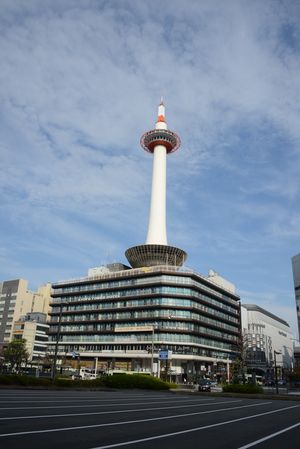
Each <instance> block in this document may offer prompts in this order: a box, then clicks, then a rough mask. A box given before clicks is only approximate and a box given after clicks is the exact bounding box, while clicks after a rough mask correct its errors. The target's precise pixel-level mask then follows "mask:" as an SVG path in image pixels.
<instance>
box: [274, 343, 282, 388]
mask: <svg viewBox="0 0 300 449" xmlns="http://www.w3.org/2000/svg"><path fill="white" fill-rule="evenodd" d="M276 354H281V352H278V351H275V350H274V369H275V386H276V394H279V390H278V373H277V364H276Z"/></svg>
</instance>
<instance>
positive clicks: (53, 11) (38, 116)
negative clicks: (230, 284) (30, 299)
mask: <svg viewBox="0 0 300 449" xmlns="http://www.w3.org/2000/svg"><path fill="white" fill-rule="evenodd" d="M157 11H159V14H158V13H157ZM0 12H1V14H0V31H1V32H0V57H1V72H0V100H1V110H0V135H1V139H0V153H1V162H2V169H1V173H0V189H1V191H0V195H1V216H2V217H5V220H2V221H1V223H0V231H1V242H2V243H1V245H2V247H3V249H4V254H5V256H3V257H4V259H5V258H7V259H9V260H10V262H9V263H8V264H7V266H6V268H5V269H3V271H2V273H3V274H2V277H5V278H7V277H10V276H11V277H14V273H15V272H16V266H19V267H21V268H20V270H17V271H18V272H21V271H22V266H23V267H24V271H25V272H26V269H25V266H28V264H29V265H30V266H31V267H32V269H31V272H30V273H28V274H30V276H34V279H35V282H36V283H37V282H40V281H43V278H45V279H49V276H48V273H51V277H54V278H55V277H57V278H61V277H64V278H65V277H67V276H69V275H70V271H72V269H71V270H70V268H69V267H72V268H73V269H74V274H77V273H78V272H79V271H80V270H81V269H82V267H83V266H85V265H89V264H90V263H91V264H93V265H94V264H95V263H94V261H96V259H97V260H99V263H100V262H101V261H102V260H103V259H106V258H109V257H111V258H116V257H118V254H121V255H120V257H121V258H122V257H123V256H122V254H123V251H124V250H125V249H126V248H127V247H128V246H131V245H132V244H138V243H143V241H144V238H145V234H146V226H147V219H148V217H147V214H148V205H149V194H150V188H149V187H150V182H151V165H152V159H151V156H150V155H148V154H146V153H143V152H142V151H141V150H140V149H139V137H140V135H141V134H142V133H143V132H144V131H145V130H147V129H149V128H151V127H152V126H153V125H154V120H155V107H156V104H157V102H158V100H159V97H160V95H164V97H165V101H166V103H167V118H168V123H169V126H170V128H171V129H174V130H175V131H178V133H179V134H180V136H181V139H182V149H181V150H180V151H179V152H178V153H175V154H174V155H170V157H169V158H168V228H169V241H170V242H172V243H173V244H178V246H181V245H182V246H183V247H185V249H187V251H188V252H189V253H190V263H191V264H192V265H194V267H195V268H198V267H199V268H200V270H201V271H206V269H205V270H202V267H203V266H204V265H205V266H206V267H207V268H209V266H207V265H211V264H214V265H215V264H216V265H217V266H214V268H216V269H218V271H221V272H222V271H224V272H225V273H226V274H228V275H229V276H232V277H233V278H234V280H235V282H236V283H237V282H238V283H239V284H240V286H241V288H243V286H244V290H246V289H247V288H246V285H247V284H248V278H247V276H249V274H248V275H247V273H250V272H251V269H252V267H253V265H254V264H257V262H258V260H261V263H262V264H264V265H266V264H267V263H269V265H270V269H276V270H281V271H284V272H285V270H287V269H289V268H286V265H285V264H286V263H287V262H286V260H287V259H288V257H287V255H288V254H290V255H292V254H294V253H296V252H297V251H298V250H299V246H298V247H297V244H298V245H299V232H298V224H299V204H300V192H299V182H298V178H299V176H298V166H299V162H300V161H299V160H300V152H299V148H300V145H299V143H300V128H299V118H300V117H299V115H300V114H299V112H300V110H299V104H300V78H299V69H300V47H299V44H298V42H299V32H300V26H299V23H300V22H299V18H300V8H299V4H298V2H293V1H289V0H286V1H265V2H260V1H253V2H246V1H237V0H231V1H228V2H226V5H224V2H221V1H203V2H198V1H194V0H189V2H188V7H187V6H186V4H185V3H184V2H182V1H180V0H174V1H172V2H167V1H164V2H163V7H162V5H161V2H160V1H158V0H154V1H152V2H147V1H143V0H142V1H139V2H132V1H129V0H128V1H116V2H106V1H89V2H86V1H81V0H77V1H74V0H64V1H59V2H58V1H50V0H49V1H43V2H39V1H38V0H30V1H27V2H23V1H18V0H15V1H13V2H11V1H8V0H7V1H5V0H3V1H2V2H1V5H0ZM14 242H18V245H16V244H14ZM25 243H26V244H25ZM9 245H13V247H14V249H15V253H14V256H12V255H11V254H10V252H9V249H8V248H9ZM30 248H35V249H36V250H35V254H33V252H31V251H30ZM53 251H54V252H55V256H56V258H55V259H56V260H55V261H54V258H53V254H52V252H53ZM103 254H104V255H106V254H107V256H103ZM282 255H283V257H282ZM270 258H272V261H270ZM74 259H75V260H76V263H75V262H74ZM123 260H124V259H123ZM274 260H282V261H284V262H282V265H280V263H278V264H277V263H276V264H275V262H274ZM9 266H10V267H11V268H10V269H9V268H8V267H9ZM41 266H44V270H43V269H42V268H41ZM55 266H57V269H55ZM241 266H243V267H244V270H240V267H241ZM72 277H73V276H72ZM279 278H280V276H279ZM253 282H254V280H253ZM257 282H259V285H258V286H257V289H258V291H261V287H262V286H263V279H262V278H260V279H259V280H258V281H257ZM273 286H274V289H278V290H280V289H283V288H286V289H288V288H289V280H288V278H287V277H286V278H285V279H284V280H278V281H277V284H276V283H275V284H273ZM290 287H291V289H292V285H291V286H290ZM291 291H292V290H291Z"/></svg>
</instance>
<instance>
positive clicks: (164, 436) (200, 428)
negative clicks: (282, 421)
mask: <svg viewBox="0 0 300 449" xmlns="http://www.w3.org/2000/svg"><path fill="white" fill-rule="evenodd" d="M296 407H300V405H293V406H292V407H284V408H281V409H278V410H272V411H270V412H264V413H258V414H256V415H250V416H244V417H243V418H237V419H231V420H229V421H223V422H221V423H216V424H209V425H207V426H201V427H194V428H193V429H187V430H181V431H179V432H172V433H165V434H162V435H157V436H155V437H149V438H141V439H139V440H132V441H124V442H123V443H116V444H109V445H107V446H98V447H94V448H92V449H109V448H112V447H120V446H126V445H129V444H136V443H141V442H144V441H151V440H159V439H161V438H168V437H173V436H175V435H183V434H185V433H191V432H197V431H199V430H205V429H211V428H212V427H218V426H225V425H226V424H232V423H235V422H238V421H245V420H246V419H253V418H258V417H259V416H264V415H270V414H271V413H278V412H281V411H283V410H289V409H291V408H296Z"/></svg>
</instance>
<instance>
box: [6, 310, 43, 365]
mask: <svg viewBox="0 0 300 449" xmlns="http://www.w3.org/2000/svg"><path fill="white" fill-rule="evenodd" d="M48 331H49V325H48V324H47V315H46V314H45V313H38V312H31V313H27V314H26V315H25V316H22V317H20V319H19V320H18V321H16V322H15V323H14V327H13V338H14V339H19V338H20V339H21V338H23V339H25V340H26V349H27V351H28V353H29V361H31V362H37V361H41V360H42V359H43V358H44V357H45V355H46V351H47V343H48Z"/></svg>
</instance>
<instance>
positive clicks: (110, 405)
mask: <svg viewBox="0 0 300 449" xmlns="http://www.w3.org/2000/svg"><path fill="white" fill-rule="evenodd" d="M195 401H196V400H195V399H186V400H185V402H195ZM203 401H211V402H212V403H213V401H215V399H211V398H208V399H203ZM173 402H182V399H181V400H180V399H176V400H174V401H172V403H173ZM156 403H157V401H147V404H156ZM136 404H145V401H143V402H133V403H132V404H130V405H136ZM115 405H120V403H119V402H114V403H111V404H104V406H105V407H114V406H115ZM124 405H127V404H124ZM79 407H81V408H83V407H101V404H88V405H84V404H78V405H67V404H66V405H57V406H56V405H49V406H47V407H43V406H39V405H38V406H34V407H0V411H1V410H36V409H43V410H46V409H48V408H79Z"/></svg>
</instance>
